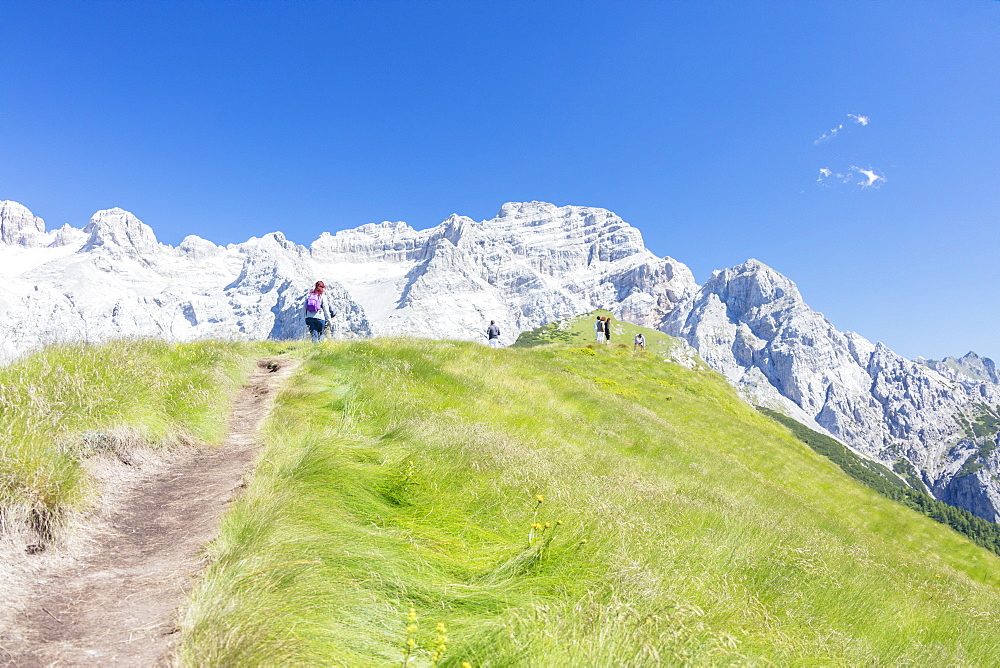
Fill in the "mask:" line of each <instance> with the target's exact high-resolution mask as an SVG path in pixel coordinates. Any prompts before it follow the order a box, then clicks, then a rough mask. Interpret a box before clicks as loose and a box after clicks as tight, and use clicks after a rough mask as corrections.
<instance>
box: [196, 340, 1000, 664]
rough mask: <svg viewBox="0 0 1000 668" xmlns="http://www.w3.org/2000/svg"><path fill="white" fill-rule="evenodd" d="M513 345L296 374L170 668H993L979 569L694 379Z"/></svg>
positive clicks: (383, 353) (322, 348) (386, 351)
mask: <svg viewBox="0 0 1000 668" xmlns="http://www.w3.org/2000/svg"><path fill="white" fill-rule="evenodd" d="M536 343H538V345H533V346H530V347H524V348H510V349H505V350H495V351H494V350H490V349H488V348H485V347H484V346H481V345H477V344H472V343H458V342H441V341H426V340H407V339H379V340H371V341H364V342H352V343H337V344H321V345H319V346H315V347H301V348H298V349H297V350H296V352H295V353H293V354H296V355H299V356H301V357H302V361H303V364H302V366H301V367H300V369H299V371H298V373H297V374H296V375H295V376H294V377H293V378H292V379H291V380H290V382H289V384H288V385H287V386H286V388H285V390H284V391H283V392H282V393H281V394H280V396H279V398H278V404H277V407H276V410H275V411H274V413H273V415H272V417H271V419H270V421H269V423H268V425H267V427H266V433H265V438H266V449H265V451H264V452H263V453H262V454H261V456H260V459H259V463H258V468H257V470H256V473H255V475H254V478H253V480H252V482H251V484H250V486H249V488H248V489H247V491H246V494H245V496H244V497H243V498H241V499H240V500H239V501H238V502H237V503H235V504H234V505H233V507H232V509H231V511H230V512H229V513H228V515H227V516H226V518H225V520H224V523H223V527H222V531H221V535H220V536H219V538H218V539H217V540H216V541H215V542H214V543H213V544H212V545H211V546H210V547H209V556H210V560H211V563H210V566H209V567H208V570H207V572H206V574H205V576H204V578H203V579H202V580H201V582H200V583H199V585H198V586H197V588H196V590H195V592H194V593H193V595H192V598H191V600H190V602H189V604H188V606H187V608H186V611H185V615H184V618H183V622H182V645H181V649H180V659H181V661H182V662H183V663H185V664H188V665H278V664H282V665H288V664H292V665H302V664H307V665H312V664H327V665H345V666H372V665H384V666H393V665H395V666H403V665H412V666H431V665H440V666H464V665H466V664H468V665H470V666H577V665H590V666H604V665H628V666H640V665H659V664H668V665H673V664H710V665H714V664H732V663H737V664H768V663H773V664H779V665H786V664H795V665H803V664H819V665H884V664H892V665H995V664H997V663H1000V641H998V640H997V637H996V633H995V626H996V622H997V615H998V613H1000V590H998V586H1000V570H998V566H1000V560H998V558H997V556H995V555H994V554H992V553H990V552H988V551H987V550H984V549H982V548H981V547H979V546H977V545H974V544H973V543H971V542H969V541H968V540H966V539H965V538H964V537H962V536H960V535H959V534H957V533H955V532H954V531H952V530H951V529H949V528H947V527H945V526H942V525H940V524H937V523H935V522H933V521H931V520H929V519H928V518H926V517H923V516H921V515H919V514H917V513H915V512H913V511H911V510H909V509H907V508H905V507H903V506H901V505H899V504H898V503H895V502H894V501H892V500H889V499H886V498H884V497H883V496H880V495H879V494H877V493H876V492H874V491H872V490H870V489H868V488H867V487H864V486H862V485H860V484H858V483H857V482H856V481H854V480H852V479H851V478H849V477H848V476H847V475H846V474H845V473H844V472H843V471H841V469H840V468H838V467H837V466H836V465H835V464H834V463H832V462H831V461H830V460H828V459H826V458H825V457H822V456H820V455H818V454H817V453H815V452H813V451H812V450H811V449H810V448H809V447H808V446H807V445H805V444H804V443H803V442H802V441H800V440H798V439H797V438H795V437H794V436H793V434H792V433H791V432H790V431H788V430H787V429H786V428H785V427H784V426H782V425H780V424H778V423H776V422H775V421H773V420H771V419H769V418H768V417H766V416H764V415H761V414H759V413H758V412H757V411H755V410H754V409H753V408H752V407H750V406H748V405H747V404H745V403H744V402H742V401H740V400H739V399H738V398H737V396H736V394H735V393H734V391H733V390H732V389H731V388H730V387H729V386H728V385H727V384H726V383H725V382H724V380H723V379H722V378H721V377H720V376H719V375H717V374H715V373H713V372H710V371H708V370H706V369H704V368H703V367H701V366H696V367H695V368H693V369H688V368H685V367H684V366H681V365H678V364H675V363H672V362H669V361H665V360H664V358H663V356H662V355H661V354H655V353H654V352H648V353H646V354H633V352H632V350H631V345H629V346H628V347H619V346H618V345H616V344H612V345H611V346H600V347H588V346H586V345H578V344H575V342H573V341H569V342H561V341H557V342H555V343H544V342H536ZM628 343H629V344H630V343H631V341H630V339H629V340H628Z"/></svg>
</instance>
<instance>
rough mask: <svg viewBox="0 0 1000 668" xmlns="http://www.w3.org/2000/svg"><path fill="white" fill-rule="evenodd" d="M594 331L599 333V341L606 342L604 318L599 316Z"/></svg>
mask: <svg viewBox="0 0 1000 668" xmlns="http://www.w3.org/2000/svg"><path fill="white" fill-rule="evenodd" d="M594 333H595V334H597V343H604V318H602V317H601V316H597V322H595V323H594Z"/></svg>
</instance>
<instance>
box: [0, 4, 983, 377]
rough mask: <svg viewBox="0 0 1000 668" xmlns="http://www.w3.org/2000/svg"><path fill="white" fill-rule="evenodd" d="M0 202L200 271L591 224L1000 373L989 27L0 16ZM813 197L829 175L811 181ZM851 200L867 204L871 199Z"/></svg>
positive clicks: (910, 7) (528, 11) (940, 21)
mask: <svg viewBox="0 0 1000 668" xmlns="http://www.w3.org/2000/svg"><path fill="white" fill-rule="evenodd" d="M0 25H2V26H3V29H2V38H0V51H2V54H0V81H2V89H0V90H2V92H0V155H2V157H3V159H2V160H0V199H12V200H16V201H19V202H21V203H23V204H25V205H26V206H28V207H29V208H30V209H31V210H32V211H33V212H34V213H35V214H36V215H40V216H42V217H43V218H45V219H46V222H47V223H48V225H49V227H50V228H51V227H55V226H58V225H61V224H62V223H66V222H68V223H70V224H73V225H75V226H80V225H83V224H85V223H86V221H87V220H88V218H89V217H90V215H91V214H92V213H93V212H94V211H96V210H98V209H103V208H109V207H112V206H121V207H123V208H126V209H128V210H130V211H132V212H133V213H135V214H136V215H137V216H139V218H141V219H142V220H143V221H144V222H146V223H148V224H149V225H151V226H152V227H153V228H154V230H155V231H156V233H157V235H158V237H159V238H160V240H161V241H163V242H166V243H171V244H176V243H178V242H179V241H180V240H181V239H182V238H183V237H184V236H186V235H187V234H198V235H200V236H203V237H205V238H208V239H211V240H212V241H215V242H217V243H229V242H238V241H242V240H245V239H246V238H248V237H250V236H254V235H257V236H259V235H261V234H264V233H267V232H270V231H274V230H282V231H283V232H285V233H286V234H287V235H288V236H289V238H291V239H293V240H295V241H297V242H299V243H304V244H308V243H310V242H311V241H312V240H313V239H315V238H316V237H317V236H318V235H319V234H320V233H321V232H322V231H336V230H338V229H344V228H348V227H355V226H357V225H360V224H363V223H366V222H379V221H382V220H405V221H407V222H409V223H410V224H411V225H414V226H415V227H418V228H423V227H429V226H432V225H435V224H437V223H439V222H440V221H441V220H443V219H444V218H445V217H447V216H448V215H449V214H451V213H453V212H454V213H460V214H463V215H467V216H470V217H472V218H475V219H477V220H482V219H486V218H491V217H493V216H494V215H495V213H496V211H497V209H498V208H499V206H500V205H501V204H502V203H504V202H507V201H524V200H543V201H549V202H554V203H556V204H560V205H563V204H577V205H587V206H600V207H604V208H607V209H611V210H612V211H615V212H616V213H618V214H619V215H621V216H622V217H623V218H624V219H625V220H626V221H628V222H630V223H632V224H633V225H635V226H636V227H638V228H639V229H640V230H642V232H643V235H644V238H645V240H646V243H647V245H648V246H649V248H650V249H651V250H653V252H655V253H657V254H658V255H670V256H672V257H675V258H677V259H679V260H681V261H682V262H685V263H686V264H688V265H689V266H690V267H691V268H692V270H693V271H694V272H695V277H696V278H697V279H698V280H699V282H703V281H704V280H705V279H706V278H707V277H708V276H709V275H710V273H711V271H712V270H713V269H720V268H723V267H727V266H732V265H734V264H737V263H739V262H742V261H743V260H745V259H747V258H750V257H755V258H757V259H759V260H761V261H763V262H765V263H767V264H769V265H770V266H772V267H774V268H775V269H777V270H778V271H781V272H782V273H784V274H786V275H787V276H789V277H790V278H792V279H793V280H794V281H796V282H797V283H798V285H799V288H800V289H801V291H802V293H803V296H804V297H805V298H806V300H807V302H808V303H809V304H810V305H811V306H812V307H813V308H815V309H817V310H819V311H822V312H823V313H824V314H825V315H826V316H827V317H828V318H829V319H830V320H831V321H832V322H833V323H834V325H836V326H837V327H838V328H839V329H842V330H854V331H857V332H859V333H861V334H862V335H864V336H866V337H868V338H870V339H873V340H880V341H883V342H885V343H886V344H887V345H889V346H890V347H891V348H893V349H894V350H896V351H897V352H899V353H901V354H903V355H906V356H909V357H914V356H917V355H924V356H927V357H935V358H940V357H943V356H946V355H952V354H955V355H960V354H963V353H964V352H966V351H968V350H970V349H973V350H976V351H977V352H979V353H980V354H983V355H988V356H991V357H994V358H997V359H1000V313H998V312H1000V308H998V307H1000V298H998V296H997V281H996V275H997V270H996V264H997V262H996V257H997V249H998V248H1000V243H998V242H1000V232H998V227H997V223H998V222H1000V121H998V119H1000V66H998V63H1000V2H995V1H993V0H940V1H914V0H907V1H891V0H886V1H881V2H868V1H865V2H851V1H840V2H820V1H816V2H812V1H809V2H806V1H800V0H796V1H789V2H771V1H768V0H762V1H760V2H746V1H743V2H727V1H722V0H719V1H715V0H712V1H706V2H693V1H692V2H621V3H612V2H588V1H575V2H510V1H505V2H490V3H486V2H468V1H464V2H253V1H249V0H246V1H241V2H213V1H208V2H182V1H171V2H166V1H163V2H137V1H132V2H97V1H94V2H80V3H59V2H44V3H39V2H21V1H20V0H4V2H3V3H0ZM821 169H825V170H829V175H824V174H825V173H821V172H820V170H821ZM869 183H871V185H868V184H869Z"/></svg>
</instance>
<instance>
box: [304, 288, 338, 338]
mask: <svg viewBox="0 0 1000 668" xmlns="http://www.w3.org/2000/svg"><path fill="white" fill-rule="evenodd" d="M325 292H326V283H324V282H323V281H316V285H314V286H313V289H312V290H310V291H309V294H307V295H306V309H305V316H306V326H307V327H308V328H309V335H310V336H311V337H312V341H313V343H319V342H320V341H322V340H323V329H324V328H325V327H326V324H327V323H328V322H329V321H331V320H333V317H334V316H335V315H337V309H336V308H334V307H333V306H331V305H330V304H329V303H328V301H327V298H326V294H324V293H325Z"/></svg>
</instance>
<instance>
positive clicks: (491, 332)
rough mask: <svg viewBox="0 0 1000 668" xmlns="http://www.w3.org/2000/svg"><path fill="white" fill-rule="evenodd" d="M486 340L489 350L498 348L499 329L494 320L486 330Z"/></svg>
mask: <svg viewBox="0 0 1000 668" xmlns="http://www.w3.org/2000/svg"><path fill="white" fill-rule="evenodd" d="M486 338H487V339H489V342H490V348H499V347H500V327H499V326H498V325H497V321H496V320H490V326H489V327H487V328H486Z"/></svg>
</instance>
